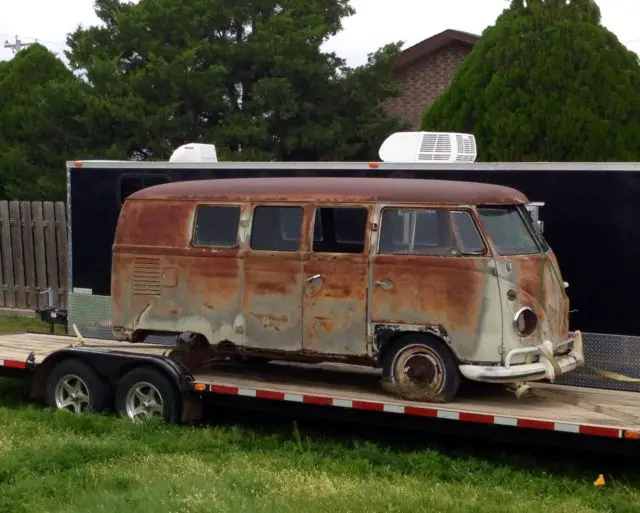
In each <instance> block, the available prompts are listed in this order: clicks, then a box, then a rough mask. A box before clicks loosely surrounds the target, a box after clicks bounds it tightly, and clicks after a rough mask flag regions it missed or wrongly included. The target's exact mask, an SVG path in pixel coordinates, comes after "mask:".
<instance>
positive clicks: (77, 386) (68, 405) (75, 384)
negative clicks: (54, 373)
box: [54, 374, 90, 413]
mask: <svg viewBox="0 0 640 513" xmlns="http://www.w3.org/2000/svg"><path fill="white" fill-rule="evenodd" d="M54 399H55V404H56V407H57V408H58V409H59V410H68V411H71V412H73V413H82V412H84V411H86V410H88V409H89V404H90V397H89V387H88V386H87V384H86V383H85V381H84V380H83V379H82V378H80V377H79V376H77V375H75V374H67V375H65V376H63V377H62V378H60V379H59V380H58V383H57V384H56V388H55V391H54Z"/></svg>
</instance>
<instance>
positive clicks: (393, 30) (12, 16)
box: [0, 0, 640, 65]
mask: <svg viewBox="0 0 640 513" xmlns="http://www.w3.org/2000/svg"><path fill="white" fill-rule="evenodd" d="M176 1H179V0H176ZM637 4H638V0H599V2H598V5H600V9H601V11H602V23H603V24H604V25H605V26H606V27H607V28H608V29H609V30H611V31H612V32H614V33H615V34H616V35H617V36H618V38H619V39H620V40H621V41H622V42H623V43H625V44H626V46H627V47H628V48H630V49H631V50H633V51H635V52H636V53H639V54H640V25H639V24H638V16H637V12H636V11H637ZM351 5H352V6H353V7H354V8H355V9H356V14H355V15H353V16H351V17H350V18H347V19H345V20H344V26H345V30H344V31H343V32H342V33H340V34H339V35H338V36H337V37H335V38H333V39H332V40H330V41H329V43H328V44H327V46H326V48H327V49H331V50H333V51H336V52H337V53H338V54H339V55H341V56H342V57H344V58H346V59H347V61H348V63H349V64H350V65H357V64H361V63H363V62H365V61H366V58H367V54H368V53H369V52H372V51H374V50H376V49H377V48H379V47H380V46H382V45H384V44H385V43H387V42H391V41H399V40H400V41H405V47H406V46H410V45H412V44H415V43H417V42H419V41H422V40H423V39H425V38H427V37H430V36H432V35H434V34H436V33H438V32H441V31H442V30H445V29H448V28H451V29H457V30H463V31H466V32H473V33H476V34H479V33H481V32H482V31H483V30H484V28H485V27H487V26H488V25H492V24H493V23H494V22H495V20H496V17H497V16H498V15H499V14H500V12H502V10H503V9H504V8H505V7H507V6H508V5H509V1H508V0H447V2H443V1H441V0H351ZM634 7H635V8H634ZM634 12H636V14H633V13H634ZM97 22H98V19H97V18H96V16H95V14H94V12H93V0H19V1H18V0H0V42H2V43H4V41H5V40H7V39H9V40H11V42H13V38H14V37H15V36H16V35H17V36H18V37H20V38H21V39H22V40H23V42H32V41H34V40H36V39H37V40H38V41H39V42H41V43H42V44H44V45H46V46H47V47H49V48H50V49H51V50H52V51H54V52H62V51H63V50H64V48H65V39H66V34H67V33H69V32H71V31H73V30H74V29H75V27H77V26H78V25H79V24H82V25H84V26H87V25H93V24H96V23H97ZM11 57H12V53H11V50H9V49H5V48H4V44H2V45H0V60H6V59H10V58H11Z"/></svg>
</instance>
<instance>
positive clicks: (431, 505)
mask: <svg viewBox="0 0 640 513" xmlns="http://www.w3.org/2000/svg"><path fill="white" fill-rule="evenodd" d="M3 324H5V323H4V322H0V326H2V328H1V329H0V331H5V332H6V331H7V330H9V329H16V328H18V329H19V330H24V329H25V326H26V327H32V328H35V329H39V326H38V325H37V323H33V322H31V323H28V322H25V321H19V322H18V321H16V320H10V321H7V323H6V324H7V325H6V326H3ZM45 331H46V327H45ZM260 415H261V414H259V413H251V414H247V415H246V417H247V420H245V421H242V422H238V423H236V424H235V425H234V424H229V425H225V424H222V423H220V424H218V425H212V426H209V427H185V426H167V425H164V424H161V423H152V424H148V425H134V424H132V423H130V422H128V421H126V420H124V419H118V418H116V417H114V416H107V415H105V416H97V415H83V416H73V415H70V414H64V413H60V412H54V411H52V410H49V409H46V408H43V407H42V406H40V405H38V404H33V403H31V402H30V401H28V400H27V399H26V388H25V384H24V383H22V382H18V381H11V380H0V513H5V512H7V513H9V512H10V513H21V512H40V511H42V512H51V513H53V512H78V513H80V512H82V513H87V512H91V513H99V512H108V513H113V512H145V513H146V512H148V513H164V512H189V513H198V512H207V513H209V512H215V513H223V512H234V513H235V512H278V513H280V512H296V513H297V512H303V513H314V512H321V511H322V512H325V511H328V512H331V513H338V512H364V513H375V512H384V513H392V512H397V511H411V512H421V511H425V512H464V513H479V512H491V513H501V512H514V511H515V512H519V513H529V512H544V513H546V512H549V513H551V512H553V513H561V512H567V513H569V512H571V513H578V512H580V513H583V512H584V513H587V512H593V513H596V512H598V513H602V512H617V513H620V512H629V513H631V512H637V511H640V486H639V485H640V473H638V471H637V470H627V469H625V467H624V466H618V465H617V463H616V461H615V460H614V461H610V460H602V459H600V460H597V461H596V462H593V461H590V460H584V461H583V460H581V459H578V460H576V459H572V458H575V455H572V456H571V458H569V459H568V460H563V458H562V453H559V452H556V453H554V452H553V451H552V450H551V449H549V450H548V451H547V450H538V451H530V452H528V451H527V450H526V449H518V448H513V449H510V450H508V449H506V448H504V447H500V446H496V447H495V448H492V447H491V446H490V444H487V443H486V442H483V441H476V442H472V443H466V444H462V443H461V444H456V445H457V446H456V445H453V446H452V444H451V443H445V442H442V441H438V442H429V443H427V442H426V441H423V442H422V443H420V444H418V443H415V442H411V443H408V442H406V440H405V442H406V443H402V444H400V443H389V442H388V441H385V442H383V441H380V440H378V441H377V442H364V441H362V440H360V441H358V440H359V439H358V438H357V437H350V436H349V435H348V434H344V435H343V436H337V435H324V436H323V435H322V434H319V432H320V431H321V429H322V425H321V424H319V423H314V424H317V426H316V429H314V430H313V431H307V428H304V427H303V428H302V430H301V431H302V433H300V432H299V431H297V430H296V429H295V426H293V425H291V424H288V423H286V422H285V421H281V422H273V421H271V422H270V423H269V426H268V427H267V426H264V425H262V424H264V423H263V422H262V421H261V418H260ZM262 415H266V414H262ZM358 429H360V430H366V432H367V433H370V432H371V431H372V430H375V429H377V428H374V427H372V426H363V427H359V428H351V432H352V433H355V432H357V430H358ZM396 436H397V437H399V438H405V436H404V435H403V434H402V433H400V432H398V434H397V435H396ZM426 438H427V437H426V436H425V440H426ZM374 439H375V437H374ZM386 439H388V437H386ZM627 466H629V465H627ZM598 472H603V473H605V472H606V473H607V474H611V475H612V476H613V479H610V480H609V482H608V484H607V486H606V487H604V488H596V487H594V486H593V481H594V480H595V479H596V477H597V473H598Z"/></svg>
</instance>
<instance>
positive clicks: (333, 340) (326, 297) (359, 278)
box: [303, 253, 368, 355]
mask: <svg viewBox="0 0 640 513" xmlns="http://www.w3.org/2000/svg"><path fill="white" fill-rule="evenodd" d="M304 276H305V278H306V279H309V278H311V277H315V276H319V278H318V279H316V280H312V281H311V282H309V283H305V293H304V307H303V310H304V326H305V331H304V349H305V350H307V351H317V352H319V353H336V354H345V355H364V354H365V353H366V340H367V289H368V287H367V280H368V272H367V256H366V254H362V255H339V256H333V255H330V254H322V253H316V254H312V255H311V256H310V257H309V260H308V261H306V262H305V265H304Z"/></svg>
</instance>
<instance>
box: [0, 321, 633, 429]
mask: <svg viewBox="0 0 640 513" xmlns="http://www.w3.org/2000/svg"><path fill="white" fill-rule="evenodd" d="M77 342H78V340H77V339H76V338H74V337H68V336H55V335H44V334H30V333H24V334H18V335H2V336H0V366H5V367H12V368H18V369H20V368H23V369H26V368H27V367H28V365H27V361H28V360H29V359H30V358H31V361H32V362H33V364H34V365H36V366H37V364H39V363H41V362H42V361H43V360H44V358H46V357H47V356H48V355H49V354H51V353H53V352H55V351H57V350H60V349H63V348H68V347H70V345H71V344H74V343H77ZM84 346H85V347H87V348H97V349H103V350H108V351H120V352H121V351H124V352H128V353H133V354H137V355H140V354H152V355H159V356H162V355H166V354H168V352H169V351H170V350H171V348H172V347H171V346H162V345H157V344H130V343H126V342H117V341H111V340H100V339H85V340H84ZM468 388H469V389H470V391H464V392H462V393H461V395H460V396H459V397H458V399H457V400H456V401H455V402H451V403H446V404H435V403H424V402H415V401H405V400H402V399H399V398H397V397H396V396H394V395H393V394H391V393H388V392H386V391H384V390H383V389H382V387H381V384H380V373H379V371H376V370H373V369H366V368H362V367H356V366H349V365H338V364H320V365H305V364H292V363H270V364H266V365H257V366H255V365H247V364H242V363H227V362H221V363H217V364H215V365H213V366H212V367H211V368H209V369H208V370H207V371H206V372H200V373H197V374H195V375H194V376H193V389H194V390H196V391H198V392H201V393H216V394H227V395H236V396H245V397H256V398H259V399H265V400H276V401H290V402H297V403H306V404H315V405H326V406H333V407H341V408H353V409H359V410H368V411H380V412H388V413H395V414H404V415H411V416H421V417H432V418H441V419H449V420H458V421H463V422H472V423H473V422H475V423H483V424H496V425H503V426H512V427H524V428H532V429H541V430H547V431H563V432H568V433H576V434H585V435H593V436H605V437H614V438H634V439H635V438H640V395H638V394H637V393H636V392H622V391H617V390H600V389H588V388H578V387H569V386H563V385H550V384H533V385H532V395H531V396H528V397H522V398H520V399H518V398H517V397H516V396H515V395H514V394H513V392H510V391H508V390H506V389H505V387H503V386H500V385H486V384H478V386H477V387H475V386H473V384H472V385H471V386H470V387H468Z"/></svg>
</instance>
